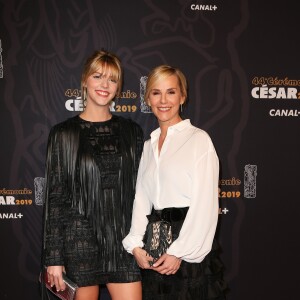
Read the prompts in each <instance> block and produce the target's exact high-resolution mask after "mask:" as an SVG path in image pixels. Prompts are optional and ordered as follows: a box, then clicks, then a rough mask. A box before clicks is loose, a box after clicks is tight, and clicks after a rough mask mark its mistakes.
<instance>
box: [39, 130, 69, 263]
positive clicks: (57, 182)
mask: <svg viewBox="0 0 300 300" xmlns="http://www.w3.org/2000/svg"><path fill="white" fill-rule="evenodd" d="M65 201H66V188H65V184H64V174H63V164H62V151H61V143H60V138H59V133H58V132H57V131H56V130H55V129H52V130H51V132H50V134H49V139H48V146H47V156H46V186H45V205H44V251H43V255H44V257H43V258H44V264H45V265H46V266H54V265H64V255H63V249H64V240H63V237H64V233H63V229H64V211H66V207H65V205H64V203H65Z"/></svg>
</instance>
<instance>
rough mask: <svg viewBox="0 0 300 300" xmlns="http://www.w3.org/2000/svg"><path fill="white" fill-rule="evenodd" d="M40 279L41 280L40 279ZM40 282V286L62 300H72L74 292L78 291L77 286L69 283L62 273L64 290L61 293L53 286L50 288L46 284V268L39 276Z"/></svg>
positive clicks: (47, 283)
mask: <svg viewBox="0 0 300 300" xmlns="http://www.w3.org/2000/svg"><path fill="white" fill-rule="evenodd" d="M41 277H42V278H41ZM40 281H41V283H42V284H44V285H45V287H46V288H47V290H48V291H50V292H51V293H53V294H54V295H55V296H56V297H58V298H59V299H62V300H74V299H75V294H76V290H77V289H78V286H77V284H76V283H74V282H73V281H71V280H70V279H69V278H68V277H67V276H66V275H65V274H64V273H63V281H64V283H65V285H66V288H65V289H64V290H63V291H56V288H55V286H53V287H51V285H50V283H49V282H48V273H47V268H45V269H44V270H43V272H42V273H41V275H40Z"/></svg>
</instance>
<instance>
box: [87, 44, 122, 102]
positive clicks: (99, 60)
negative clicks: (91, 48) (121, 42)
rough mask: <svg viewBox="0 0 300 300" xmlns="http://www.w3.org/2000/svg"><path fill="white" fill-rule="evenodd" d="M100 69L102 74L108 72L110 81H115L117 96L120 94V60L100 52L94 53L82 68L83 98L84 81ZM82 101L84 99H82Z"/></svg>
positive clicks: (106, 52) (102, 51) (111, 54)
mask: <svg viewBox="0 0 300 300" xmlns="http://www.w3.org/2000/svg"><path fill="white" fill-rule="evenodd" d="M100 68H101V69H102V71H103V74H105V73H106V71H109V72H110V74H106V75H107V76H109V77H112V79H114V80H116V81H117V85H118V87H117V94H119V93H120V92H121V88H122V76H123V74H122V67H121V62H120V59H119V58H118V57H117V56H116V55H115V54H113V53H111V52H108V51H104V50H100V51H95V52H94V53H93V54H92V55H91V56H90V57H89V58H88V59H87V60H86V63H85V65H84V67H83V72H82V75H81V95H82V98H85V96H84V95H85V94H86V88H85V85H86V81H87V79H88V77H89V76H90V75H92V74H93V73H95V72H97V71H98V70H99V69H100ZM83 100H84V99H83Z"/></svg>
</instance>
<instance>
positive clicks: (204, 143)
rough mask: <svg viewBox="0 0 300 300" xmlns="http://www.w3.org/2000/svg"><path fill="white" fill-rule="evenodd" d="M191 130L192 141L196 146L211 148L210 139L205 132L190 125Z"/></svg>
mask: <svg viewBox="0 0 300 300" xmlns="http://www.w3.org/2000/svg"><path fill="white" fill-rule="evenodd" d="M191 130H193V135H192V140H193V141H194V142H195V143H196V145H201V148H202V147H205V148H206V147H207V148H209V149H211V148H212V147H213V142H212V139H211V137H210V135H209V133H208V132H207V131H205V130H204V129H201V128H199V127H196V126H193V125H191Z"/></svg>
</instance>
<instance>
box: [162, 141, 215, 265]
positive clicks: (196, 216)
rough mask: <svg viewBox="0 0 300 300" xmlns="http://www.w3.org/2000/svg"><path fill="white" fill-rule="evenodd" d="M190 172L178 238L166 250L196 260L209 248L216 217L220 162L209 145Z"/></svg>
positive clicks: (188, 259)
mask: <svg viewBox="0 0 300 300" xmlns="http://www.w3.org/2000/svg"><path fill="white" fill-rule="evenodd" d="M191 174H192V192H191V195H192V196H191V202H190V208H189V211H188V214H187V216H186V218H185V221H184V223H183V226H182V228H181V231H180V234H179V237H178V239H177V240H176V241H175V242H174V243H173V244H172V245H171V247H170V248H169V249H168V251H167V253H168V254H170V255H175V256H177V257H180V258H182V259H183V260H185V261H187V262H194V263H199V262H201V261H202V260H203V259H204V258H205V256H206V255H207V254H208V253H209V251H210V250H211V245H212V242H213V238H214V235H215V230H216V226H217V220H218V175H219V162H218V158H217V155H216V153H215V151H214V149H213V146H212V144H210V149H209V150H208V151H207V152H206V153H205V154H203V155H202V156H201V157H199V159H198V160H197V162H195V167H194V170H193V172H192V173H191Z"/></svg>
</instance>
